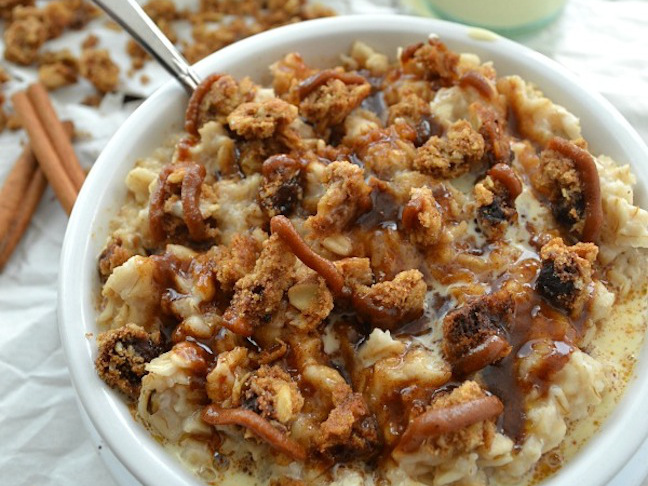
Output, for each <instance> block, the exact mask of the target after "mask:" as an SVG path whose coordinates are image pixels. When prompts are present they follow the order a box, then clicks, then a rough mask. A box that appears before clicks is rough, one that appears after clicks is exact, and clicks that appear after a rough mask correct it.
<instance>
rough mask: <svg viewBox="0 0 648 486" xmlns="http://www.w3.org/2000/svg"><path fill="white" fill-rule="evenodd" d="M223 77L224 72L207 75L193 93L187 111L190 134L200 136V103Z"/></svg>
mask: <svg viewBox="0 0 648 486" xmlns="http://www.w3.org/2000/svg"><path fill="white" fill-rule="evenodd" d="M222 77H223V75H222V74H212V75H210V76H207V78H205V79H204V80H203V82H202V83H200V84H199V85H198V87H197V88H196V89H195V90H194V92H193V93H192V94H191V97H190V98H189V103H188V104H187V111H186V112H185V130H186V132H187V133H188V134H189V135H193V136H194V137H197V136H198V129H199V128H200V126H198V118H199V116H200V104H201V103H202V100H203V98H204V97H205V95H206V94H207V93H209V90H210V89H211V87H212V84H214V83H215V82H216V81H218V80H219V79H220V78H222Z"/></svg>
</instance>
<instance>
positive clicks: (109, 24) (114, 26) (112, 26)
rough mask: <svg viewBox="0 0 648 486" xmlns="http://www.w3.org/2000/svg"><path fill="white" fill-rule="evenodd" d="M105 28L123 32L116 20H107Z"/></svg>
mask: <svg viewBox="0 0 648 486" xmlns="http://www.w3.org/2000/svg"><path fill="white" fill-rule="evenodd" d="M104 27H105V28H106V29H110V30H114V31H115V32H121V30H122V28H121V27H120V26H119V24H118V23H117V22H115V21H114V20H106V22H104Z"/></svg>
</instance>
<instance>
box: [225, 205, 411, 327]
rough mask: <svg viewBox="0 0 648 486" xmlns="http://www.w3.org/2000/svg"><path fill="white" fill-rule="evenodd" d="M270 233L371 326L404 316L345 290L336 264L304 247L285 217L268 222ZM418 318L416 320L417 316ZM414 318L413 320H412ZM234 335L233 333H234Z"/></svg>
mask: <svg viewBox="0 0 648 486" xmlns="http://www.w3.org/2000/svg"><path fill="white" fill-rule="evenodd" d="M270 230H271V231H272V233H273V234H276V235H277V236H279V238H281V239H282V240H283V241H284V243H286V244H287V245H288V247H289V248H290V250H291V251H292V252H293V253H294V254H295V256H296V257H297V258H299V259H300V260H301V261H302V263H303V264H304V265H306V266H307V267H308V268H310V269H311V270H314V271H315V272H317V273H318V274H319V275H320V277H322V278H323V279H324V281H325V282H326V285H327V286H328V288H329V289H330V290H331V292H332V293H333V296H334V297H336V298H337V299H339V300H341V301H342V303H343V304H348V303H349V301H350V302H351V303H352V304H353V306H354V308H355V310H356V312H357V314H358V315H359V316H363V317H365V318H367V319H369V320H370V321H371V322H372V323H374V324H377V325H382V326H385V327H390V326H391V325H392V324H393V323H394V322H398V321H400V320H402V319H404V318H406V317H407V316H405V315H403V314H402V313H401V312H399V311H398V310H396V309H391V308H388V307H385V306H382V305H376V304H375V303H374V302H373V301H372V300H371V298H370V297H369V296H368V295H362V294H359V293H358V292H355V291H354V290H353V289H350V288H348V287H346V286H345V282H344V276H343V275H342V274H341V273H340V271H339V270H338V269H337V267H336V266H335V264H334V263H333V262H332V261H330V260H328V259H326V258H324V257H323V256H321V255H318V254H317V253H315V252H314V251H313V249H312V248H311V247H310V246H308V245H307V244H306V242H305V241H304V239H303V238H302V237H301V235H300V234H299V233H297V230H296V229H295V227H294V226H293V224H292V222H291V221H290V220H289V219H288V218H286V217H285V216H281V215H280V216H274V217H273V218H272V219H271V220H270ZM417 317H418V316H417ZM415 318H416V317H413V319H415ZM234 332H236V331H234Z"/></svg>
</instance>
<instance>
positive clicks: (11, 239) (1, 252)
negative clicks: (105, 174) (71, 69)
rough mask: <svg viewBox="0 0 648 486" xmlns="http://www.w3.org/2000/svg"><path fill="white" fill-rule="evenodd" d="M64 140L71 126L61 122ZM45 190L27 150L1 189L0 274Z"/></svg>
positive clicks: (31, 155) (31, 154)
mask: <svg viewBox="0 0 648 486" xmlns="http://www.w3.org/2000/svg"><path fill="white" fill-rule="evenodd" d="M62 125H63V129H64V133H65V136H66V137H67V138H71V137H72V134H73V132H74V126H73V125H72V123H71V122H63V124H62ZM45 187H47V180H46V179H45V175H44V174H43V171H42V170H41V169H40V167H38V163H37V161H36V157H35V156H34V153H33V152H32V150H31V147H30V146H27V147H25V150H23V153H22V154H21V155H20V157H19V158H18V161H17V162H16V163H15V164H14V167H13V169H12V170H11V172H10V173H9V175H8V176H7V178H6V179H5V182H4V184H3V185H2V189H0V271H1V270H2V269H3V268H4V266H5V265H6V263H7V262H8V261H9V258H10V257H11V255H12V254H13V251H14V249H15V248H16V246H17V245H18V243H19V242H20V240H21V238H22V236H23V235H24V233H25V231H26V230H27V227H28V226H29V222H30V221H31V218H32V216H33V215H34V213H35V212H36V208H37V207H38V203H39V202H40V200H41V197H42V195H43V192H44V191H45Z"/></svg>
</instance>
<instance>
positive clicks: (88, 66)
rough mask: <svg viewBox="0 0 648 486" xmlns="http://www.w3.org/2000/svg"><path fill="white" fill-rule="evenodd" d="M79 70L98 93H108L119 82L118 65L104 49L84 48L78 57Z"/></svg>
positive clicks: (115, 87)
mask: <svg viewBox="0 0 648 486" xmlns="http://www.w3.org/2000/svg"><path fill="white" fill-rule="evenodd" d="M79 72H80V73H81V76H83V77H84V78H86V79H87V80H88V81H90V83H92V85H93V86H94V87H95V88H97V90H98V91H99V92H100V93H109V92H111V91H115V89H117V85H118V84H119V66H117V64H115V62H114V61H113V60H112V58H111V57H110V53H109V52H108V51H107V50H106V49H86V50H84V51H83V52H82V53H81V58H80V59H79Z"/></svg>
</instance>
